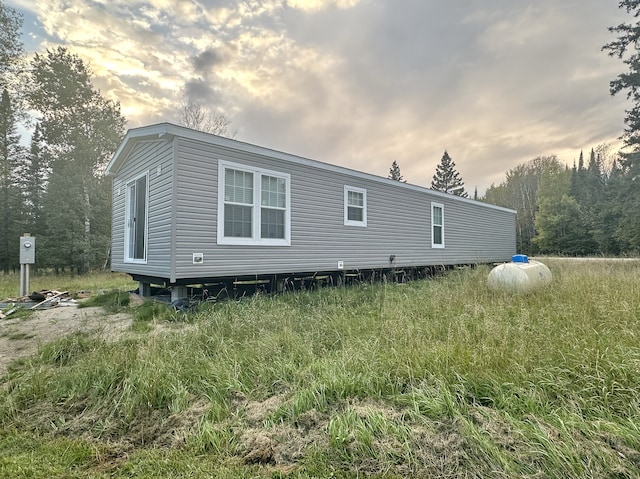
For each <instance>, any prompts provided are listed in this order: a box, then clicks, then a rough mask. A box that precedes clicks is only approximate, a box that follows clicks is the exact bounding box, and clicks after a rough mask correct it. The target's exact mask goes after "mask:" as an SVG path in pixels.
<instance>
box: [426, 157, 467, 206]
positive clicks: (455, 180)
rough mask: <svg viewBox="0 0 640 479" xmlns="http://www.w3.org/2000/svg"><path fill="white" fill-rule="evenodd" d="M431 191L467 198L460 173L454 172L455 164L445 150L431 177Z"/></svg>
mask: <svg viewBox="0 0 640 479" xmlns="http://www.w3.org/2000/svg"><path fill="white" fill-rule="evenodd" d="M431 189H432V190H436V191H442V192H444V193H450V194H452V195H456V196H462V197H463V198H467V197H468V196H469V195H468V194H467V192H466V191H464V182H463V181H462V178H461V177H460V173H458V171H456V164H455V163H454V162H453V160H452V159H451V157H450V156H449V153H447V151H446V150H445V152H444V154H443V155H442V159H441V160H440V164H439V165H438V166H437V167H436V174H435V175H433V180H432V181H431Z"/></svg>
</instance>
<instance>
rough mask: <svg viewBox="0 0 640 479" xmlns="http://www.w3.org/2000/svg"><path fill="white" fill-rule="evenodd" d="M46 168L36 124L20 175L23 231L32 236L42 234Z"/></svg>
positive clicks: (43, 150)
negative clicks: (22, 199) (23, 217)
mask: <svg viewBox="0 0 640 479" xmlns="http://www.w3.org/2000/svg"><path fill="white" fill-rule="evenodd" d="M48 166H49V165H48V161H47V156H46V145H44V142H43V139H42V133H41V132H40V124H36V127H35V131H34V133H33V136H32V138H31V148H30V149H29V154H28V155H27V158H26V163H25V167H24V170H23V171H24V172H23V174H22V175H21V180H22V181H21V190H22V192H23V193H22V194H23V198H24V216H25V219H24V225H25V231H29V232H30V233H31V234H32V235H34V236H41V235H43V233H44V216H43V213H42V198H43V196H44V193H45V191H46V182H47V178H48Z"/></svg>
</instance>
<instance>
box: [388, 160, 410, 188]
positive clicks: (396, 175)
mask: <svg viewBox="0 0 640 479" xmlns="http://www.w3.org/2000/svg"><path fill="white" fill-rule="evenodd" d="M387 178H389V179H392V180H396V181H402V182H403V183H406V182H407V180H405V179H404V178H403V177H402V173H400V167H399V166H398V162H397V161H395V160H393V163H391V168H389V176H388V177H387Z"/></svg>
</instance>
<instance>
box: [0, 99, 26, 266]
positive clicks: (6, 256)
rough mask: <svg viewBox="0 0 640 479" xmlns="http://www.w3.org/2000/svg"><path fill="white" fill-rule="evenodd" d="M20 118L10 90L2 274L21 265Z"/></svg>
mask: <svg viewBox="0 0 640 479" xmlns="http://www.w3.org/2000/svg"><path fill="white" fill-rule="evenodd" d="M16 123H17V122H16V114H15V111H14V109H13V107H12V105H11V98H10V97H9V92H8V91H7V89H6V88H5V89H3V90H2V97H1V99H0V223H1V226H0V270H2V271H5V272H6V271H9V269H11V268H16V267H17V265H18V264H19V257H18V250H19V238H20V212H21V208H22V205H21V198H20V188H19V183H18V181H19V177H20V175H19V173H20V166H21V163H22V161H23V158H24V149H23V148H22V147H21V146H20V135H18V133H17V125H16Z"/></svg>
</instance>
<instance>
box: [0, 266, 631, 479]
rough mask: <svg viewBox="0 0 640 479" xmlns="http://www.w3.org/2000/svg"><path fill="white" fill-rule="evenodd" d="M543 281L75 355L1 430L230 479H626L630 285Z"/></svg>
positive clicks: (55, 359) (271, 303) (22, 376)
mask: <svg viewBox="0 0 640 479" xmlns="http://www.w3.org/2000/svg"><path fill="white" fill-rule="evenodd" d="M547 264H548V265H549V266H550V268H551V270H552V272H553V273H554V280H553V283H552V285H551V286H550V287H549V288H547V289H543V290H540V291H537V292H535V293H533V294H529V295H511V294H506V293H496V292H492V291H490V290H488V289H487V288H486V286H485V278H486V275H487V274H488V271H489V269H488V268H486V267H478V268H476V269H466V270H461V271H454V272H452V273H450V274H447V275H445V276H443V277H440V278H437V279H433V280H425V281H416V282H412V283H409V284H384V283H383V284H376V285H368V284H364V285H360V286H357V287H351V288H327V289H322V290H319V291H315V292H298V293H290V294H284V295H280V296H274V297H264V296H255V297H251V298H247V299H245V300H242V301H239V302H223V303H219V304H216V305H213V306H210V307H208V308H205V309H202V310H200V311H199V312H198V313H196V314H195V315H194V316H192V317H190V321H189V323H188V324H185V325H184V326H183V327H182V328H172V329H162V330H160V331H152V332H148V333H145V334H138V335H136V336H133V337H128V338H126V339H122V340H120V341H115V342H114V341H105V340H102V339H100V338H96V337H95V336H86V335H76V336H71V337H68V338H66V339H64V340H62V341H59V342H56V343H53V344H49V345H46V346H44V347H43V348H42V350H41V352H40V354H39V356H38V357H37V358H35V359H34V360H33V361H32V362H31V363H30V364H28V365H27V366H25V367H24V368H22V369H18V370H16V371H14V372H12V373H11V374H10V375H9V376H7V377H5V378H4V387H3V388H2V392H0V426H2V427H4V428H8V429H9V430H12V428H17V430H20V431H32V434H36V435H38V437H45V436H42V435H45V434H54V435H58V434H61V433H64V435H76V436H81V437H91V438H93V439H92V440H94V441H104V440H107V439H108V440H110V441H113V440H122V441H127V442H128V443H135V444H136V445H137V446H140V447H141V446H144V445H149V444H151V445H155V446H158V445H160V446H161V445H167V444H168V443H171V445H174V446H175V445H176V444H181V446H180V447H182V448H183V449H182V450H183V451H184V454H186V456H185V457H188V456H189V455H190V454H191V455H193V457H194V458H195V457H199V455H200V454H202V453H204V452H206V453H207V454H208V456H207V457H209V460H210V461H214V462H216V464H224V465H225V467H230V468H231V469H233V471H234V472H233V474H236V473H239V475H244V474H248V475H258V476H259V475H264V476H265V477H269V475H270V474H271V473H272V472H273V469H269V468H264V467H260V466H248V465H247V466H243V465H242V461H241V459H242V458H243V457H245V462H252V463H253V462H259V463H268V464H271V465H273V464H275V465H276V466H279V467H281V468H284V469H282V470H284V471H296V474H297V475H298V476H299V477H313V476H316V475H319V476H329V475H330V474H331V471H334V472H335V471H339V472H340V475H345V476H349V475H353V476H354V477H355V476H356V475H358V474H361V473H362V474H367V473H376V474H381V475H382V476H386V475H388V476H389V477H393V476H394V475H395V476H405V477H406V476H414V477H425V476H429V475H431V476H437V477H634V476H637V475H638V474H640V431H638V424H640V396H639V393H638V391H640V349H639V348H638V337H640V321H639V320H640V269H639V267H638V265H637V264H634V263H569V262H566V261H553V260H548V261H547ZM256 411H259V412H256ZM52 418H53V419H52ZM163 428H164V429H163ZM47 437H48V436H47ZM54 437H56V436H54ZM167 437H170V438H171V440H170V441H168V440H167ZM261 438H262V439H261ZM265 438H266V439H265ZM261 441H262V442H261ZM256 444H263V445H264V444H266V445H267V446H265V447H264V448H263V449H265V451H267V452H264V454H262V455H260V454H259V452H260V451H258V452H256V450H259V449H260V448H259V447H258V446H256ZM143 450H144V449H143ZM294 450H295V451H294ZM140 454H143V453H142V452H140ZM136 457H138V456H136ZM145 457H148V456H145ZM154 457H155V456H154ZM247 458H248V459H247ZM156 459H157V458H156ZM132 461H134V462H135V459H132ZM194 461H195V459H194ZM202 467H205V466H202ZM206 467H208V466H206ZM185 468H187V466H186V465H185V463H184V462H183V461H177V460H176V462H175V470H174V471H173V472H172V474H175V476H176V477H180V475H181V474H184V473H185V471H186V470H187V469H185ZM234 468H239V469H234ZM125 469H126V468H124V469H122V470H120V469H118V470H117V471H115V472H114V474H116V477H117V474H120V473H122V474H123V477H124V476H125V472H124V470H125ZM0 472H1V469H0ZM287 473H288V472H287ZM230 474H231V473H230ZM126 477H130V476H126ZM230 477H231V476H230Z"/></svg>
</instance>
